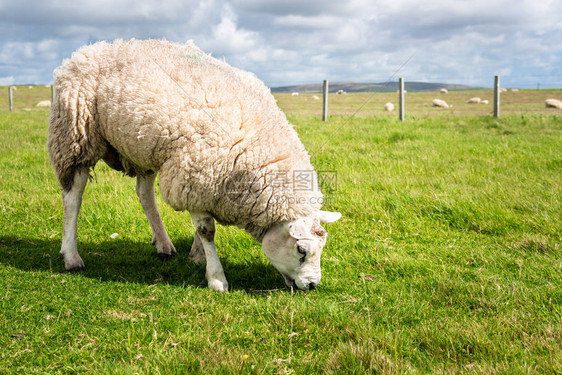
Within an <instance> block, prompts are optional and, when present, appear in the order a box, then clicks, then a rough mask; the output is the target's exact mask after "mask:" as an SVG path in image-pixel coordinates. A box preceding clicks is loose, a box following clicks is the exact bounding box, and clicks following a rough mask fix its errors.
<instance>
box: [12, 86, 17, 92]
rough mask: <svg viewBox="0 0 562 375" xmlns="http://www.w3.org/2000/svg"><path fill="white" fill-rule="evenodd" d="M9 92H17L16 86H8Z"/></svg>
mask: <svg viewBox="0 0 562 375" xmlns="http://www.w3.org/2000/svg"><path fill="white" fill-rule="evenodd" d="M10 90H12V91H18V88H17V87H16V86H10Z"/></svg>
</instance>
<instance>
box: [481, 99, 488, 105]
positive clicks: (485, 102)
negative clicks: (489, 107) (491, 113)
mask: <svg viewBox="0 0 562 375" xmlns="http://www.w3.org/2000/svg"><path fill="white" fill-rule="evenodd" d="M480 104H488V100H486V99H484V100H482V101H481V102H480Z"/></svg>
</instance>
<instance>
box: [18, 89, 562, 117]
mask: <svg viewBox="0 0 562 375" xmlns="http://www.w3.org/2000/svg"><path fill="white" fill-rule="evenodd" d="M45 87H50V85H46V86H45ZM29 88H30V89H31V88H33V86H29ZM11 89H12V90H13V91H16V90H17V87H16V86H12V87H11ZM506 91H507V89H505V88H502V89H500V92H506ZM510 91H512V92H517V91H519V90H518V89H511V90H510ZM404 92H406V91H404ZM439 92H440V93H442V94H447V93H449V90H447V89H446V88H442V89H440V90H439ZM336 94H337V95H342V94H347V92H345V91H344V90H338V91H337V92H336ZM298 95H299V93H298V92H292V93H291V96H298ZM312 99H313V100H320V97H319V96H318V95H313V96H312ZM467 103H468V104H488V103H489V102H488V100H485V99H484V100H482V99H481V98H479V97H474V98H470V99H468V101H467ZM36 106H37V107H50V106H51V101H50V100H42V101H40V102H39V103H37V105H36ZM432 106H433V107H438V108H451V107H452V106H453V105H452V104H448V103H447V102H446V101H445V100H442V99H433V101H432ZM545 106H546V108H558V109H562V100H558V99H546V100H545ZM384 110H385V111H387V112H392V111H394V104H392V103H390V102H388V103H386V104H385V105H384Z"/></svg>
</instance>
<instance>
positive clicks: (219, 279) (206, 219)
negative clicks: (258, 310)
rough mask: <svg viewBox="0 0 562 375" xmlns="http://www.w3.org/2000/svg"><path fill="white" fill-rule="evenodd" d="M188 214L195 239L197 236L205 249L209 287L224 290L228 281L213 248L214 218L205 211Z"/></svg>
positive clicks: (219, 290)
mask: <svg viewBox="0 0 562 375" xmlns="http://www.w3.org/2000/svg"><path fill="white" fill-rule="evenodd" d="M190 215H191V219H192V220H193V224H194V225H195V228H196V230H197V233H196V239H195V240H197V237H199V240H200V241H201V245H202V246H203V250H204V251H205V260H206V261H207V272H206V277H207V283H208V285H209V288H210V289H213V290H216V291H217V292H226V291H228V282H227V281H226V277H225V276H224V271H223V269H222V264H221V262H220V260H219V257H218V255H217V250H216V248H215V219H213V216H211V214H209V213H207V212H190Z"/></svg>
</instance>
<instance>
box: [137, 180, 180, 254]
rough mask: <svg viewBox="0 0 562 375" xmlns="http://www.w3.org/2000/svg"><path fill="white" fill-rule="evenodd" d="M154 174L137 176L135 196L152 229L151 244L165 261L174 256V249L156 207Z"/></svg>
mask: <svg viewBox="0 0 562 375" xmlns="http://www.w3.org/2000/svg"><path fill="white" fill-rule="evenodd" d="M155 179H156V173H152V174H149V175H146V176H141V175H138V176H137V188H136V191H137V196H138V197H139V200H140V203H141V206H142V208H143V210H144V213H145V215H146V218H147V219H148V223H149V224H150V228H151V229H152V244H153V245H156V249H157V250H158V257H160V259H162V260H165V259H168V258H171V257H172V256H174V255H176V254H177V252H176V249H175V247H174V245H173V244H172V241H170V237H168V233H167V232H166V228H165V227H164V223H163V222H162V218H161V217H160V212H158V206H157V205H156V196H155V194H154V180H155Z"/></svg>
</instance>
